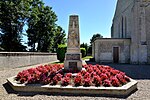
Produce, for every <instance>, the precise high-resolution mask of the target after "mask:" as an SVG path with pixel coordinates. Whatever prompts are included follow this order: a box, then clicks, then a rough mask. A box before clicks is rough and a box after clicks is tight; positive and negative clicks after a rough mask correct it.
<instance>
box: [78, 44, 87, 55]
mask: <svg viewBox="0 0 150 100" xmlns="http://www.w3.org/2000/svg"><path fill="white" fill-rule="evenodd" d="M80 47H81V48H85V50H86V55H87V54H88V49H89V46H88V44H87V43H82V44H81V45H80Z"/></svg>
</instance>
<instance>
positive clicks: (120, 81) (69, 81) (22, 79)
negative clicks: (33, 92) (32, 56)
mask: <svg viewBox="0 0 150 100" xmlns="http://www.w3.org/2000/svg"><path fill="white" fill-rule="evenodd" d="M63 67H64V65H63V64H49V65H44V66H38V67H36V68H30V69H27V70H23V71H22V72H19V73H18V74H17V76H16V77H15V80H16V81H17V82H18V83H20V84H23V83H25V84H50V85H61V86H67V85H71V86H84V87H89V86H96V87H121V86H123V85H125V84H127V83H128V82H130V78H129V77H128V76H126V75H125V73H123V72H121V71H119V70H116V69H113V68H111V67H110V66H105V65H98V64H97V65H90V64H89V65H83V67H84V68H85V70H81V71H80V72H78V73H77V75H76V76H73V75H72V73H64V71H63Z"/></svg>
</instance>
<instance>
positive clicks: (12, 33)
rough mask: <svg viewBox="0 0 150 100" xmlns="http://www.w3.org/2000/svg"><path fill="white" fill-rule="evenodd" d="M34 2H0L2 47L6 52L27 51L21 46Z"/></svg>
mask: <svg viewBox="0 0 150 100" xmlns="http://www.w3.org/2000/svg"><path fill="white" fill-rule="evenodd" d="M31 1H32V0H1V1H0V16H1V17H0V37H1V47H2V48H4V50H5V51H25V50H26V49H25V48H26V47H25V46H23V45H22V44H21V41H22V35H23V27H24V25H25V22H26V20H27V17H28V15H29V9H30V3H31Z"/></svg>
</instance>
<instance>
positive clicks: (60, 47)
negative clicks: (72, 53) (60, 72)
mask: <svg viewBox="0 0 150 100" xmlns="http://www.w3.org/2000/svg"><path fill="white" fill-rule="evenodd" d="M66 51H67V46H66V45H65V44H61V45H58V49H57V59H58V60H59V61H60V62H63V61H64V59H65V53H66ZM80 51H81V53H82V57H85V56H86V49H85V48H80Z"/></svg>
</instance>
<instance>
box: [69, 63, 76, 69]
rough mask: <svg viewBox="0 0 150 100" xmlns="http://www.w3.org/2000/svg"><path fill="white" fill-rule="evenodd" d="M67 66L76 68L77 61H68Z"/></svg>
mask: <svg viewBox="0 0 150 100" xmlns="http://www.w3.org/2000/svg"><path fill="white" fill-rule="evenodd" d="M69 68H71V69H77V62H69Z"/></svg>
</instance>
